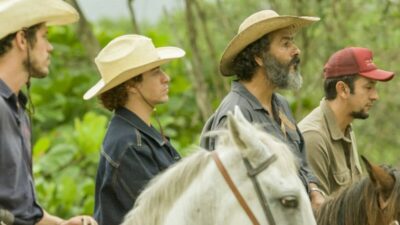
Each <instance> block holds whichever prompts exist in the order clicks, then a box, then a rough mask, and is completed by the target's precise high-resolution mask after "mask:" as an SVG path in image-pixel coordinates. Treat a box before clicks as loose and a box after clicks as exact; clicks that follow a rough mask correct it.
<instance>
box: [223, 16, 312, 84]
mask: <svg viewBox="0 0 400 225" xmlns="http://www.w3.org/2000/svg"><path fill="white" fill-rule="evenodd" d="M319 20H320V18H319V17H309V16H300V17H296V16H279V17H274V18H270V19H267V20H263V21H260V22H258V23H255V24H253V25H251V26H249V27H248V28H246V29H245V30H243V31H242V32H240V33H239V34H237V35H236V36H235V37H234V38H233V39H232V40H231V41H230V42H229V44H228V46H227V47H226V48H225V51H224V53H223V54H222V57H221V61H220V71H221V74H222V75H224V76H231V75H233V74H234V72H233V70H232V65H233V60H234V59H235V58H236V56H237V55H238V54H239V53H240V52H241V51H242V50H243V49H244V48H246V47H247V46H248V45H249V44H251V43H253V42H254V41H256V40H258V39H259V38H261V37H262V36H264V35H265V34H268V33H271V32H273V31H276V30H280V29H283V28H287V27H290V26H293V28H294V29H296V30H298V29H300V28H302V27H304V26H307V25H310V24H312V23H314V22H316V21H319Z"/></svg>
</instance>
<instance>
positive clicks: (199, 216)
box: [122, 108, 316, 225]
mask: <svg viewBox="0 0 400 225" xmlns="http://www.w3.org/2000/svg"><path fill="white" fill-rule="evenodd" d="M227 123H228V130H227V131H224V132H222V131H221V132H219V135H220V136H219V141H218V142H219V143H218V144H217V148H216V149H217V150H216V151H215V153H211V152H208V151H205V150H198V151H197V152H195V153H194V154H192V155H191V156H189V157H186V158H185V159H183V160H181V161H180V162H179V163H177V164H175V165H174V166H172V167H171V168H169V169H168V170H167V171H166V172H164V173H163V174H161V175H159V176H157V177H156V178H155V179H153V180H152V181H151V182H150V183H149V185H148V186H147V188H146V189H145V190H144V191H143V192H142V194H141V195H140V196H139V198H138V199H137V201H136V204H135V206H134V208H133V209H132V210H131V211H130V212H129V213H128V214H127V215H126V217H125V220H124V222H123V223H122V225H184V224H185V225H222V224H230V225H246V224H263V225H264V224H265V225H266V224H269V225H272V224H273V223H274V222H275V224H277V225H295V224H296V225H302V224H303V225H316V222H315V219H314V216H313V213H312V209H311V204H310V201H309V199H308V196H307V194H306V191H305V188H304V186H303V184H302V182H301V181H300V179H299V177H298V172H297V171H298V170H297V169H298V167H297V163H296V161H295V159H294V156H293V155H292V153H291V152H290V150H289V149H288V147H287V146H286V145H285V144H283V143H282V142H280V141H278V140H276V139H275V138H274V137H272V136H271V135H268V134H266V133H265V132H264V131H261V130H259V129H257V128H255V127H254V126H252V125H251V124H250V123H249V122H248V121H247V120H246V119H245V118H244V117H243V115H242V114H241V112H240V110H239V109H238V108H236V109H235V115H234V116H233V115H232V114H230V115H228V118H227ZM213 154H217V155H218V158H219V159H220V160H221V161H222V164H223V166H224V167H225V169H226V171H227V172H228V174H229V176H230V178H231V179H232V181H233V185H234V186H235V187H236V188H237V189H238V192H240V194H239V195H241V196H242V197H243V199H244V202H245V203H239V201H238V200H237V199H238V197H236V196H235V195H234V194H233V192H232V190H231V188H230V187H229V185H228V184H227V181H226V180H225V179H224V177H223V175H222V174H221V172H220V170H219V169H218V167H217V166H216V163H215V160H213V159H214V157H215V156H213ZM244 159H245V160H244ZM273 159H276V160H273ZM245 161H247V162H249V164H250V167H259V166H260V165H261V167H262V168H256V170H257V169H259V170H260V171H258V172H259V173H258V172H256V173H258V174H257V175H255V176H256V178H255V183H257V184H258V185H259V187H260V191H261V192H262V193H261V195H262V196H261V200H260V199H259V197H258V195H257V193H256V189H257V188H256V187H255V185H254V184H253V182H252V180H251V178H250V176H249V175H248V173H249V172H248V170H251V169H249V168H246V163H245ZM266 161H268V162H269V163H267V164H266V163H265V162H266ZM247 166H248V165H247ZM250 173H251V172H250ZM228 179H229V178H228ZM256 186H257V185H256ZM262 198H264V199H262ZM261 202H262V203H261ZM265 202H267V204H265ZM263 204H265V205H268V206H267V207H266V208H267V209H266V210H267V211H269V212H267V213H266V214H272V217H273V222H269V221H268V220H269V219H267V218H266V215H265V213H264V210H263V207H262V205H263ZM244 205H247V206H248V207H249V209H248V211H250V213H246V212H245V210H244V207H245V206H244ZM250 214H252V215H253V216H254V217H255V218H253V220H252V219H250V217H251V215H250ZM267 217H269V216H267Z"/></svg>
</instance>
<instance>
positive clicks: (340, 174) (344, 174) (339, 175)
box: [333, 170, 351, 186]
mask: <svg viewBox="0 0 400 225" xmlns="http://www.w3.org/2000/svg"><path fill="white" fill-rule="evenodd" d="M333 178H334V179H335V182H336V183H337V184H338V185H339V186H345V185H348V184H349V183H350V180H351V175H350V170H343V171H336V172H334V173H333Z"/></svg>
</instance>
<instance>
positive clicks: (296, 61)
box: [289, 55, 301, 65]
mask: <svg viewBox="0 0 400 225" xmlns="http://www.w3.org/2000/svg"><path fill="white" fill-rule="evenodd" d="M300 61H301V60H300V57H299V56H297V55H296V56H294V57H293V58H292V60H290V62H289V65H298V64H300Z"/></svg>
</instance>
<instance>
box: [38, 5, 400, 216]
mask: <svg viewBox="0 0 400 225" xmlns="http://www.w3.org/2000/svg"><path fill="white" fill-rule="evenodd" d="M67 1H68V2H70V3H71V4H73V5H74V6H75V7H76V8H77V9H78V10H79V11H80V13H81V20H80V22H79V23H77V24H75V25H72V26H68V27H52V28H51V29H50V32H49V38H50V40H51V41H52V43H53V45H54V47H55V51H53V53H52V65H51V74H50V76H49V77H47V78H46V79H41V80H33V82H32V83H33V84H32V88H31V95H32V100H33V103H34V106H35V114H34V115H33V130H34V152H33V157H34V175H35V179H36V187H37V191H38V198H39V202H40V204H42V205H43V206H44V207H45V208H46V209H47V210H48V211H49V212H51V213H55V214H56V215H60V216H63V217H69V216H72V215H75V214H80V213H87V214H92V212H93V205H94V179H95V175H96V169H97V163H98V160H99V156H100V148H101V142H102V138H103V136H104V133H105V130H106V126H107V123H108V119H109V118H110V116H111V113H109V112H107V111H106V110H104V109H103V108H102V107H101V106H100V104H99V102H98V101H97V100H91V101H84V100H83V99H82V96H83V94H84V93H85V91H86V90H88V89H89V88H90V87H91V86H92V85H94V84H95V83H96V82H97V81H98V79H99V74H98V72H97V70H96V67H95V65H94V62H93V59H94V57H95V56H96V54H97V53H98V52H99V50H100V49H101V48H102V47H103V46H105V45H106V44H107V43H108V42H109V41H110V40H112V39H113V38H115V37H117V36H120V35H123V34H129V33H139V34H143V35H146V36H149V37H151V38H152V39H153V41H154V43H155V45H156V46H165V45H173V46H179V47H181V48H183V49H185V50H186V52H187V55H186V57H185V58H184V59H182V60H176V61H174V62H172V63H170V64H167V65H166V66H165V67H163V69H164V70H165V71H166V72H167V73H168V74H170V75H171V78H172V81H171V88H170V101H169V103H168V104H165V105H162V106H160V107H157V115H158V117H159V119H160V121H161V124H162V126H163V128H164V130H165V133H166V134H167V135H169V136H170V137H171V139H172V140H173V145H174V146H175V147H176V148H177V149H178V150H179V151H180V152H181V154H182V155H187V154H189V153H190V151H192V150H193V147H194V146H196V145H197V144H198V138H199V134H200V132H201V129H202V126H203V124H204V122H205V121H206V119H207V118H208V116H210V115H211V114H212V112H213V111H214V110H215V109H216V107H217V106H218V104H219V103H220V101H221V99H222V98H223V96H224V95H225V94H226V93H227V92H228V91H229V88H230V79H228V78H224V77H222V76H221V75H220V74H219V72H218V62H219V57H220V55H221V53H222V52H223V50H224V48H225V46H226V45H227V43H228V42H229V41H230V40H231V38H232V37H233V36H234V35H235V34H236V32H237V29H238V27H239V24H240V23H241V22H242V21H243V20H244V18H246V17H247V16H249V15H250V14H252V13H254V12H256V11H259V10H263V9H274V10H275V11H277V12H278V13H279V14H281V15H307V16H319V17H321V21H320V22H318V23H316V24H315V25H312V26H310V27H308V28H306V29H303V30H302V31H301V32H299V33H298V35H297V36H296V43H297V45H298V46H299V47H300V49H301V50H302V53H301V60H302V63H301V64H302V74H303V78H304V85H303V87H302V88H301V90H300V91H298V92H292V91H284V92H283V93H282V94H283V95H284V96H286V98H287V99H288V101H289V103H290V105H291V107H292V110H293V112H294V115H295V117H296V119H297V120H298V121H300V120H301V119H302V118H303V117H304V116H305V115H306V114H307V113H309V112H310V111H311V110H312V109H313V108H314V107H316V106H318V105H319V101H320V100H321V99H322V97H323V90H322V76H321V71H322V67H323V65H324V63H325V62H326V60H327V59H328V57H329V55H330V54H332V53H333V52H335V51H337V50H338V49H340V48H343V47H347V46H362V47H368V48H370V49H371V50H373V52H374V61H375V63H376V64H377V65H378V66H379V67H380V68H384V69H387V70H392V71H395V72H396V73H399V71H400V63H399V61H400V54H399V51H400V29H399V27H400V1H399V0H379V1H376V0H262V1H260V0H245V1H244V0H176V1H182V4H183V5H184V7H183V9H181V10H178V11H173V12H171V11H168V10H167V9H165V10H164V12H163V15H162V16H161V18H160V19H159V20H158V22H156V23H154V24H153V23H152V24H150V23H139V22H138V21H137V19H136V16H135V13H137V12H136V11H135V8H134V4H133V3H134V0H114V1H126V6H127V8H128V9H129V12H130V17H129V18H128V19H121V20H117V21H115V20H101V21H97V22H96V23H90V22H88V20H87V19H86V16H85V15H84V14H83V13H82V10H81V8H80V6H79V5H78V4H77V2H76V0H67ZM151 1H152V2H153V3H152V4H157V1H162V0H157V1H156V0H151ZM398 90H400V79H399V78H396V77H395V78H394V79H393V80H392V81H391V82H389V83H378V91H379V96H380V99H379V101H378V102H376V104H375V105H374V107H373V108H372V110H371V112H370V118H368V119H367V120H365V121H360V120H357V121H354V124H353V125H354V130H355V132H356V135H357V142H358V143H357V144H358V149H359V151H360V153H361V154H363V155H366V156H367V157H368V158H369V159H370V160H372V161H373V162H376V163H386V164H391V165H394V166H397V167H398V166H400V155H399V154H398V149H399V147H400V139H398V138H397V137H398V135H399V133H400V132H399V131H398V127H399V125H400V122H399V118H398V117H397V115H398V113H399V112H400V96H398V95H397V91H398ZM154 124H156V123H154Z"/></svg>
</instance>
